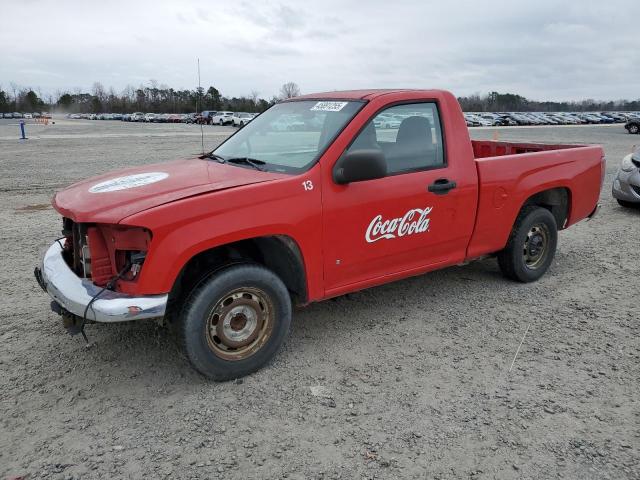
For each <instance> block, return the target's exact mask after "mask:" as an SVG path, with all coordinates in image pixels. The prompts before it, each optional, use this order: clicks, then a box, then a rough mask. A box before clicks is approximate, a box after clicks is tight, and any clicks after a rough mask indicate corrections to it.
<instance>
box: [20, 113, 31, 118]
mask: <svg viewBox="0 0 640 480" xmlns="http://www.w3.org/2000/svg"><path fill="white" fill-rule="evenodd" d="M22 118H33V115H31V114H30V113H25V114H24V115H23V116H22Z"/></svg>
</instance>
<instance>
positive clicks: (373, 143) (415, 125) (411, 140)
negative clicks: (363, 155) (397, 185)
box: [349, 103, 444, 175]
mask: <svg viewBox="0 0 640 480" xmlns="http://www.w3.org/2000/svg"><path fill="white" fill-rule="evenodd" d="M360 149H377V150H381V151H382V152H383V153H384V156H385V159H386V161H387V172H388V174H389V175H394V174H398V173H404V172H412V171H416V170H425V169H429V168H438V167H442V166H444V152H443V144H442V129H441V126H440V117H439V116H438V108H437V107H436V104H435V103H412V104H405V105H396V106H394V107H389V108H387V109H386V110H383V111H381V112H380V113H378V115H376V116H375V117H374V118H373V119H372V120H370V121H369V123H368V124H367V125H366V126H365V128H364V129H363V130H362V131H361V132H360V134H359V135H358V137H356V139H355V140H354V141H353V143H352V144H351V146H350V147H349V151H353V150H360Z"/></svg>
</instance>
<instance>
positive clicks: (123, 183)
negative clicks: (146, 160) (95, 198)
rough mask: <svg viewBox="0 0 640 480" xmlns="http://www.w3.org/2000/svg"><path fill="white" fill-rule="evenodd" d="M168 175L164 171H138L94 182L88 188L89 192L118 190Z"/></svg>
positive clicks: (134, 186) (154, 181) (152, 181)
mask: <svg viewBox="0 0 640 480" xmlns="http://www.w3.org/2000/svg"><path fill="white" fill-rule="evenodd" d="M168 176H169V174H168V173H165V172H148V173H138V174H135V175H127V176H126V177H117V178H112V179H111V180H107V181H105V182H100V183H96V184H95V185H94V186H93V187H91V188H90V189H89V192H90V193H104V192H115V191H118V190H126V189H128V188H136V187H142V186H144V185H149V184H150V183H156V182H159V181H160V180H164V179H165V178H167V177H168Z"/></svg>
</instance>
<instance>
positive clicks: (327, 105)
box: [311, 102, 349, 112]
mask: <svg viewBox="0 0 640 480" xmlns="http://www.w3.org/2000/svg"><path fill="white" fill-rule="evenodd" d="M347 103H349V102H318V103H316V104H315V105H314V106H313V107H311V110H316V111H320V112H339V111H340V110H342V109H343V108H344V107H345V105H346V104H347Z"/></svg>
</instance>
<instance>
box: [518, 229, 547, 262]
mask: <svg viewBox="0 0 640 480" xmlns="http://www.w3.org/2000/svg"><path fill="white" fill-rule="evenodd" d="M550 238H551V235H550V232H549V227H547V226H546V225H545V224H544V223H536V224H535V225H532V227H531V228H530V229H529V232H527V236H526V237H525V240H524V247H523V256H524V263H525V265H526V266H527V268H530V269H531V270H536V269H538V268H540V266H541V265H543V264H544V262H545V261H546V259H547V256H548V254H549V240H550Z"/></svg>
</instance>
